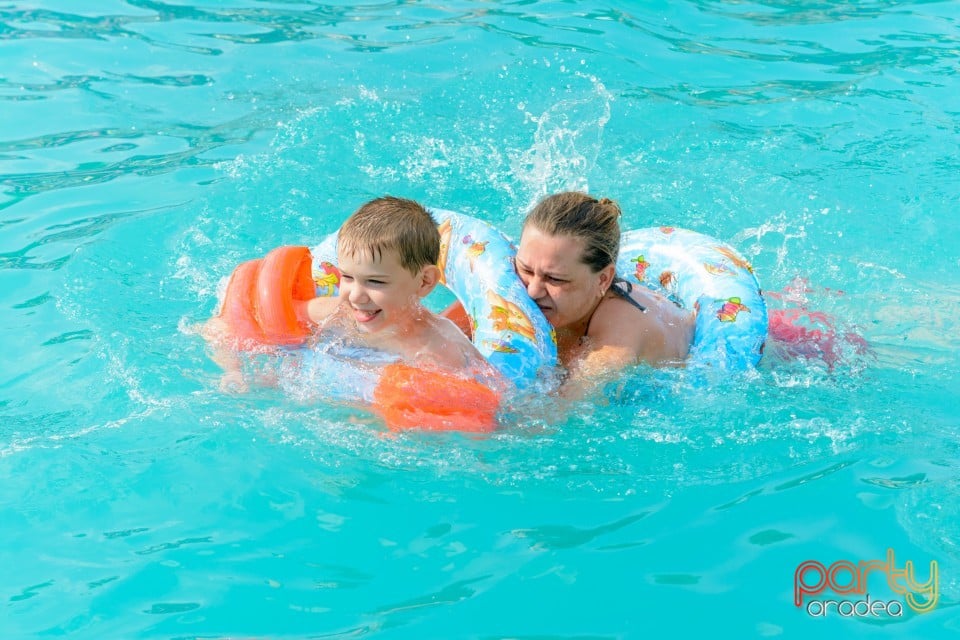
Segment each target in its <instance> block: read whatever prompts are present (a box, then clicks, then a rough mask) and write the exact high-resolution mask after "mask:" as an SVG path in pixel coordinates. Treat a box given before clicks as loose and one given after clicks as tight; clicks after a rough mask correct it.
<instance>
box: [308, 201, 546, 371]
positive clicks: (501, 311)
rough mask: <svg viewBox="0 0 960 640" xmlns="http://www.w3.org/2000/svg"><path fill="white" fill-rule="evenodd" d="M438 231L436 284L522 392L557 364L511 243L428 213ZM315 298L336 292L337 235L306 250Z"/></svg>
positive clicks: (450, 216)
mask: <svg viewBox="0 0 960 640" xmlns="http://www.w3.org/2000/svg"><path fill="white" fill-rule="evenodd" d="M429 211H430V213H431V214H432V215H433V217H434V220H436V222H437V228H438V230H439V231H440V259H439V260H438V265H437V266H439V267H440V271H441V272H442V274H443V278H442V280H441V282H442V283H443V284H444V285H446V287H447V288H448V289H450V291H451V292H452V293H453V294H454V295H455V296H456V297H457V299H458V300H459V301H460V302H461V304H463V307H464V309H465V310H466V312H467V314H468V315H469V317H470V320H471V324H472V325H473V342H474V344H475V345H476V347H477V349H478V350H479V351H480V353H481V355H483V357H484V358H486V359H487V361H488V362H490V364H491V365H493V366H494V367H495V368H496V369H497V370H498V371H499V372H500V373H501V374H502V375H503V376H504V377H505V378H506V379H507V380H510V381H512V382H513V383H514V385H516V387H517V389H520V390H522V389H526V388H528V387H530V386H531V385H532V384H534V383H535V382H536V381H537V379H538V374H540V372H541V371H542V370H544V369H545V368H552V367H554V366H555V365H556V362H557V345H556V338H555V334H554V332H553V328H552V327H551V326H550V324H549V323H548V322H547V320H546V318H544V316H543V313H542V312H541V311H540V309H539V308H537V305H536V304H535V303H534V302H533V300H531V299H530V297H529V296H528V295H527V292H526V289H525V288H524V286H523V283H522V282H521V281H520V278H518V277H517V274H516V272H515V271H514V268H513V256H514V254H515V253H516V250H515V249H514V247H513V245H512V244H511V243H510V241H509V240H508V239H507V237H506V236H504V235H503V234H502V233H501V232H500V231H498V230H497V229H496V228H495V227H493V226H492V225H490V224H489V223H487V222H484V221H482V220H478V219H476V218H473V217H471V216H468V215H466V214H463V213H457V212H455V211H448V210H446V209H436V208H431V209H429ZM311 253H312V254H313V265H312V266H313V278H314V281H315V283H316V285H317V295H318V296H335V295H337V293H338V291H339V284H340V272H339V271H338V270H337V268H336V266H335V265H336V262H337V234H336V233H333V234H330V235H329V236H327V237H326V238H324V239H323V241H322V242H320V244H318V245H317V246H316V247H314V248H312V249H311Z"/></svg>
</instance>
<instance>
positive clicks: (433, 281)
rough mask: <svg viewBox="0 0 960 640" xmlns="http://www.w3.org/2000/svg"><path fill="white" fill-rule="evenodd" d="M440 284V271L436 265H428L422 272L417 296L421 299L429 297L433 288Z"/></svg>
mask: <svg viewBox="0 0 960 640" xmlns="http://www.w3.org/2000/svg"><path fill="white" fill-rule="evenodd" d="M438 282H440V269H439V267H437V265H435V264H428V265H427V266H425V267H424V268H423V269H421V270H420V288H419V289H418V290H417V295H418V296H420V297H421V298H425V297H427V294H429V293H430V292H431V291H433V288H434V287H435V286H437V283H438Z"/></svg>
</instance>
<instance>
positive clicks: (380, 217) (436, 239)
mask: <svg viewBox="0 0 960 640" xmlns="http://www.w3.org/2000/svg"><path fill="white" fill-rule="evenodd" d="M391 250H392V251H396V252H397V253H398V254H399V256H400V264H401V265H402V266H403V268H404V269H406V270H407V271H409V272H411V273H413V274H414V275H416V274H417V273H418V272H419V271H420V269H422V268H423V267H425V266H427V265H436V264H437V260H438V259H439V258H440V232H439V231H437V223H436V222H435V221H434V220H433V218H432V217H431V216H430V213H429V212H427V210H426V209H425V208H424V207H423V205H421V204H420V203H418V202H415V201H414V200H407V199H406V198H395V197H393V196H384V197H382V198H376V199H374V200H371V201H370V202H367V203H366V204H364V205H363V206H361V207H360V208H359V209H357V210H356V211H355V212H354V213H353V215H351V216H350V217H349V218H347V220H346V221H345V222H344V223H343V226H342V227H340V232H339V233H338V234H337V251H338V252H345V253H346V254H348V255H350V256H356V255H357V254H358V253H366V252H369V254H370V255H372V256H374V257H375V258H377V259H381V258H382V255H383V252H384V251H391Z"/></svg>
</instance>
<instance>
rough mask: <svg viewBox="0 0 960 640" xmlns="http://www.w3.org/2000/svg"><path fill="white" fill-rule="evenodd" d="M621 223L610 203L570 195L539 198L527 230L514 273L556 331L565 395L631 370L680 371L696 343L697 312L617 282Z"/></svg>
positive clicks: (583, 196)
mask: <svg viewBox="0 0 960 640" xmlns="http://www.w3.org/2000/svg"><path fill="white" fill-rule="evenodd" d="M619 218H620V207H619V206H617V204H616V203H615V202H613V201H612V200H608V199H606V198H604V199H602V200H597V199H596V198H593V197H591V196H589V195H587V194H585V193H580V192H564V193H558V194H555V195H551V196H547V197H546V198H544V199H543V200H541V201H540V202H539V203H538V204H537V206H536V207H534V209H533V210H532V211H531V212H530V213H529V214H528V215H527V218H526V220H525V221H524V224H523V232H522V234H521V236H520V246H519V248H518V249H517V256H516V259H515V267H516V270H517V275H518V276H520V280H521V281H522V282H523V284H524V285H525V286H526V288H527V293H528V294H529V295H530V297H531V298H533V300H534V301H535V302H536V303H537V306H539V307H540V309H541V310H542V311H543V314H544V316H546V318H547V320H548V321H549V322H550V324H551V325H553V327H554V328H555V329H556V332H557V354H558V356H559V359H560V364H561V365H563V366H564V367H566V368H567V370H568V371H569V377H568V379H567V383H566V384H565V388H564V392H565V395H580V392H584V391H587V390H588V388H589V387H591V386H592V384H591V383H592V382H598V381H601V380H602V379H603V378H604V377H606V376H607V375H609V374H611V373H616V372H618V371H620V370H621V369H623V368H624V367H626V366H629V365H632V364H637V363H648V364H651V365H653V366H678V365H682V364H683V362H684V360H685V358H686V357H687V353H688V351H689V349H690V344H691V342H692V340H693V333H694V321H695V316H694V314H693V313H692V312H691V311H688V310H685V309H682V308H680V307H678V306H677V305H676V304H674V303H673V302H671V301H670V300H668V299H667V298H666V297H665V296H663V295H660V294H659V293H656V292H655V291H653V290H651V289H649V288H647V287H645V286H633V285H632V284H631V283H629V282H627V281H626V280H624V279H622V278H619V277H617V275H616V262H617V255H618V253H619V250H620V222H619Z"/></svg>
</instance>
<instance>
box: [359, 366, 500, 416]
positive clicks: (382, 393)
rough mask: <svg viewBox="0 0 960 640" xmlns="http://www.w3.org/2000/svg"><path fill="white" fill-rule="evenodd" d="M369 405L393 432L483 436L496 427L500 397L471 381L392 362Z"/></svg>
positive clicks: (384, 371)
mask: <svg viewBox="0 0 960 640" xmlns="http://www.w3.org/2000/svg"><path fill="white" fill-rule="evenodd" d="M373 402H374V410H375V411H376V412H377V413H379V414H380V416H381V417H382V418H383V419H384V421H385V422H386V423H387V427H388V428H390V429H391V430H393V431H402V430H404V429H424V430H427V431H470V432H481V433H483V432H490V431H493V430H494V429H496V428H497V410H498V409H499V407H500V396H499V395H498V394H497V393H496V392H495V391H493V390H492V389H490V388H489V387H486V386H484V385H483V384H480V383H479V382H477V381H475V380H470V379H466V378H460V377H458V376H454V375H453V374H450V373H445V372H443V371H437V370H435V369H433V370H431V369H420V368H417V367H413V366H411V365H408V364H403V363H394V364H390V365H387V366H386V367H385V368H384V370H383V374H382V375H381V376H380V383H379V384H378V385H377V388H376V389H375V390H374V392H373Z"/></svg>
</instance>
